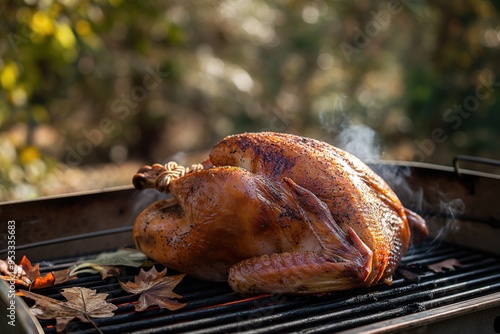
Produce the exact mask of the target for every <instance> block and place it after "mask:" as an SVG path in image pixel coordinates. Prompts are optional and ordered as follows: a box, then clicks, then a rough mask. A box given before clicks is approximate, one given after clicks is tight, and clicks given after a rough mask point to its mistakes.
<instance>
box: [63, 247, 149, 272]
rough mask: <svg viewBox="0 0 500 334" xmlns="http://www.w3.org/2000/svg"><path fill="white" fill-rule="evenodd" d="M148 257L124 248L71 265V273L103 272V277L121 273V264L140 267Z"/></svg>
mask: <svg viewBox="0 0 500 334" xmlns="http://www.w3.org/2000/svg"><path fill="white" fill-rule="evenodd" d="M147 259H148V257H147V256H146V255H145V254H144V253H142V252H140V251H138V250H136V249H130V248H122V249H119V250H117V251H116V252H108V253H102V254H100V255H99V256H97V257H96V258H94V259H90V260H86V261H85V262H81V263H77V264H75V265H73V266H72V267H71V271H70V275H71V276H74V275H78V274H83V273H88V274H97V273H99V274H101V277H102V279H105V278H107V277H109V276H116V275H118V274H119V273H120V269H121V266H128V267H135V268H137V267H140V266H141V265H142V264H143V263H144V262H145V261H146V260H147Z"/></svg>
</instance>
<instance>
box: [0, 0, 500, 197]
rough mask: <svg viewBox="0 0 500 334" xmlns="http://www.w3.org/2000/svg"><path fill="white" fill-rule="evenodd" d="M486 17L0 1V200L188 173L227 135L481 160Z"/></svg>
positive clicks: (487, 66) (442, 2) (442, 10)
mask: <svg viewBox="0 0 500 334" xmlns="http://www.w3.org/2000/svg"><path fill="white" fill-rule="evenodd" d="M499 9H500V5H499V3H498V2H494V1H487V0H464V1H461V0H460V1H459V0H457V1H447V0H437V1H428V2H427V1H423V0H381V1H368V0H357V1H322V0H312V1H293V0H281V1H276V2H267V1H261V0H253V1H250V0H226V1H215V0H192V1H181V0H177V1H131V0H130V1H127V0H83V1H77V0H39V1H37V0H18V1H2V2H1V3H0V13H1V15H2V19H1V22H0V36H1V39H0V87H1V90H0V96H1V99H0V131H1V133H0V178H1V183H0V200H11V199H24V198H30V197H37V196H43V195H50V194H57V193H65V192H70V191H78V190H86V189H97V188H102V187H108V186H115V185H123V184H129V183H130V179H131V177H132V176H133V174H134V172H135V170H136V169H137V168H138V167H140V166H141V165H143V164H144V163H152V162H166V161H167V160H169V159H171V158H172V157H173V158H175V159H176V160H178V161H179V162H182V163H192V162H195V161H196V160H198V158H199V157H201V156H203V155H204V154H206V152H207V151H208V150H209V149H210V147H211V146H212V145H213V144H214V143H215V142H217V141H218V140H219V139H221V138H222V137H224V136H225V135H228V134H232V133H239V132H244V131H262V130H272V131H283V132H291V133H297V134H301V135H305V136H310V137H314V138H317V139H322V140H325V141H328V142H330V143H334V144H337V145H340V146H342V147H345V148H346V149H353V150H354V151H355V152H354V153H356V154H358V155H361V157H362V158H373V157H380V158H381V159H389V160H417V161H425V162H431V163H438V164H445V165H449V164H450V162H451V159H452V157H453V156H454V155H456V154H469V155H475V156H482V157H488V158H496V159H499V158H500V150H499V148H498V143H499V142H500V140H499V139H500V138H499V137H500V132H499V130H498V128H499V125H500V113H499V112H496V113H495V112H494V109H499V106H500V94H499V92H500V71H499V69H500V68H499V67H500V62H499V61H498V60H499V52H498V51H499V48H500V15H499V13H498V10H499ZM353 143H354V145H353ZM360 148H361V151H360ZM363 149H367V150H366V152H363ZM372 149H374V150H372Z"/></svg>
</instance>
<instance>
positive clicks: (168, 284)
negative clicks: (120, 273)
mask: <svg viewBox="0 0 500 334" xmlns="http://www.w3.org/2000/svg"><path fill="white" fill-rule="evenodd" d="M166 273H167V269H166V268H165V269H164V270H163V271H161V272H158V271H157V270H156V268H155V267H152V268H151V270H149V271H144V270H143V269H141V271H140V272H139V275H137V276H135V277H134V282H131V281H129V282H127V283H123V282H120V285H121V286H122V288H123V289H124V290H125V291H127V292H129V293H133V294H141V296H140V297H139V301H138V304H135V310H136V311H144V310H145V309H147V308H148V307H149V306H151V305H158V306H159V307H160V308H167V309H169V310H171V311H174V310H178V309H180V308H183V307H184V306H186V304H183V303H179V302H178V301H176V300H172V299H171V298H182V296H180V295H178V294H176V293H175V292H173V291H172V290H173V289H174V288H175V287H176V286H177V284H179V283H180V281H181V280H182V279H183V278H184V276H185V274H181V275H175V276H166V277H164V276H165V274H166Z"/></svg>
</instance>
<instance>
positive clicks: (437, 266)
mask: <svg viewBox="0 0 500 334" xmlns="http://www.w3.org/2000/svg"><path fill="white" fill-rule="evenodd" d="M461 266H462V264H461V263H460V262H459V261H458V260H457V259H447V260H444V261H441V262H438V263H434V264H429V265H428V266H427V267H428V268H429V269H430V270H432V271H433V272H435V273H442V272H444V270H443V269H448V270H455V267H461Z"/></svg>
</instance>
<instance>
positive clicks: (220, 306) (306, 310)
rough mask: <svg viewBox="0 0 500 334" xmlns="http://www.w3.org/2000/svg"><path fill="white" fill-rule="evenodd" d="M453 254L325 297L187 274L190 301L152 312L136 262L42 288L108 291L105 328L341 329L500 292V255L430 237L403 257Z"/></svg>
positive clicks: (75, 324)
mask: <svg viewBox="0 0 500 334" xmlns="http://www.w3.org/2000/svg"><path fill="white" fill-rule="evenodd" d="M450 258H455V259H457V260H458V261H460V263H461V264H462V265H463V266H462V267H459V268H457V270H455V271H445V272H443V273H434V272H430V271H426V272H423V273H420V274H419V275H418V277H419V281H418V282H410V281H407V280H405V279H404V278H402V277H401V276H400V275H395V277H394V281H393V284H392V285H390V286H389V285H379V286H373V287H370V288H363V289H354V290H349V291H344V292H335V293H329V294H324V295H321V296H315V295H312V296H292V295H260V296H250V297H245V296H240V295H238V294H236V293H234V292H233V291H232V290H231V289H230V287H229V285H228V284H227V283H213V282H201V281H198V280H195V279H193V278H189V277H186V278H185V279H184V280H183V281H182V282H181V283H180V284H179V285H178V286H177V288H176V289H174V291H175V292H177V293H179V294H180V295H182V296H183V299H182V300H181V301H182V302H185V303H187V305H186V306H185V307H184V308H182V309H180V310H177V311H169V310H166V309H160V308H158V307H150V308H148V309H147V310H146V311H144V312H134V306H133V303H134V302H136V301H137V298H138V296H132V295H129V294H127V293H126V292H125V291H123V290H122V289H121V287H120V285H119V283H118V279H119V280H120V281H123V282H124V281H128V280H133V277H134V275H136V274H137V273H138V269H135V268H129V267H126V268H125V270H124V271H123V272H122V276H120V277H118V278H114V277H113V278H108V279H105V280H102V279H101V277H100V276H99V275H87V276H84V277H81V278H78V279H76V280H73V281H70V282H67V283H65V284H62V285H60V286H56V287H51V288H45V289H41V290H37V291H35V292H37V293H40V294H43V295H46V296H49V297H52V298H56V299H63V298H62V296H61V295H60V294H59V290H61V289H62V288H65V287H71V286H79V287H87V288H91V289H95V290H97V292H98V293H108V294H109V296H108V298H107V301H109V302H111V303H114V304H115V305H117V306H118V309H117V310H116V311H115V316H113V317H111V318H105V319H93V321H94V322H95V323H96V324H97V325H98V326H99V328H100V330H102V331H103V332H104V333H125V332H134V333H160V332H168V333H183V332H189V333H228V332H231V333H234V332H244V333H245V332H248V333H250V332H251V333H284V332H297V331H300V332H301V333H333V332H339V331H345V330H349V329H355V328H358V327H360V326H364V325H369V324H373V323H377V322H379V321H384V320H388V319H394V318H398V317H402V316H406V315H412V314H418V313H419V312H424V311H427V310H430V309H435V308H439V307H443V306H446V305H450V304H453V303H457V302H460V301H463V300H467V299H471V298H476V297H481V296H486V295H491V294H493V293H500V261H499V259H498V258H497V257H496V256H494V255H489V254H485V253H483V252H479V251H476V250H471V249H467V248H463V247H460V248H457V247H456V246H453V245H451V244H446V243H441V244H433V243H431V242H426V243H424V244H422V245H418V246H412V248H410V251H409V252H408V254H407V255H406V256H405V257H404V258H403V261H402V264H410V263H411V264H414V263H418V264H419V265H428V264H432V263H437V262H440V261H443V260H446V259H450ZM80 259H81V258H80ZM75 260H76V258H65V259H60V260H56V261H51V262H42V263H41V270H42V272H44V271H48V270H57V269H63V268H66V267H68V266H70V265H71V264H73V263H74V261H75ZM168 274H169V275H171V274H175V273H172V272H169V273H168ZM499 304H500V303H499ZM40 323H41V325H42V327H43V329H44V331H45V332H46V333H55V328H54V325H55V321H54V320H40ZM68 329H69V331H70V332H72V333H82V334H83V333H96V330H95V329H94V328H93V327H92V326H91V325H90V324H87V323H83V322H81V321H76V320H73V321H72V322H70V323H69V325H68Z"/></svg>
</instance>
